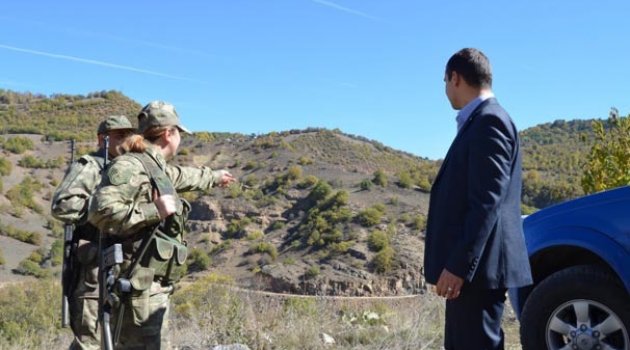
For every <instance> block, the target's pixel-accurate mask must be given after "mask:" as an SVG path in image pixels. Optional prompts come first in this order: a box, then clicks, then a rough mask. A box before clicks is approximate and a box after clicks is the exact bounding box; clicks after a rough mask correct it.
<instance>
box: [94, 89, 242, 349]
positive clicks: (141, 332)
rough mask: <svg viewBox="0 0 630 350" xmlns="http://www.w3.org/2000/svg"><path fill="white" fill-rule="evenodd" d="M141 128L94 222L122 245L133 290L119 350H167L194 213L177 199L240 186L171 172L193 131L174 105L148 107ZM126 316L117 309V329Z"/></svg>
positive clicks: (98, 200)
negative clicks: (182, 194) (188, 225)
mask: <svg viewBox="0 0 630 350" xmlns="http://www.w3.org/2000/svg"><path fill="white" fill-rule="evenodd" d="M138 124H139V133H140V134H141V135H134V136H131V137H130V138H129V139H128V140H127V141H125V143H124V144H123V145H122V146H121V152H123V153H124V154H123V155H121V156H120V157H118V158H116V159H115V160H114V161H113V162H112V164H111V166H110V167H109V168H108V171H107V178H106V179H105V180H104V183H103V187H101V188H100V189H99V190H98V191H97V192H96V194H95V195H94V196H93V197H92V200H91V202H90V210H89V221H90V223H92V224H93V225H95V226H96V227H98V228H99V229H100V230H101V232H103V233H104V234H105V235H106V236H107V237H108V238H109V239H110V241H113V242H116V243H122V246H123V253H124V257H125V262H124V263H123V264H122V265H121V271H120V276H121V277H124V278H128V279H129V280H130V281H131V285H132V292H131V293H130V295H126V296H124V297H123V308H124V312H122V315H123V319H122V322H121V327H120V329H121V335H120V339H119V343H118V346H116V349H166V348H168V340H167V329H168V316H169V298H170V295H171V294H172V292H173V284H174V283H175V282H176V281H177V280H178V278H179V276H180V275H181V273H183V271H182V269H183V268H185V265H184V263H185V261H186V256H187V247H186V242H185V241H184V224H185V220H186V217H187V214H188V211H189V208H190V206H189V204H188V203H187V202H186V201H185V200H182V199H180V198H179V197H178V195H177V192H184V191H195V190H207V189H209V188H211V187H212V186H213V185H218V186H221V187H224V186H227V185H229V184H230V183H232V182H234V181H235V179H234V177H232V175H231V174H230V173H229V172H227V171H225V170H219V171H213V170H211V169H210V168H208V167H200V168H190V167H180V166H171V165H167V163H166V161H167V159H170V158H172V157H173V156H175V154H176V153H177V148H178V146H179V143H180V141H181V136H180V132H188V130H187V129H186V128H184V127H183V126H182V125H181V124H180V120H179V117H178V115H177V113H176V111H175V109H174V107H173V106H172V105H170V104H168V103H164V102H161V101H154V102H151V103H149V104H148V105H146V106H145V107H144V108H143V109H142V111H141V112H140V114H139V115H138ZM120 313H121V311H120V309H118V310H114V314H113V317H112V319H113V322H114V323H116V322H117V318H118V315H119V314H120ZM117 326H118V325H116V324H113V325H112V329H116V327H117Z"/></svg>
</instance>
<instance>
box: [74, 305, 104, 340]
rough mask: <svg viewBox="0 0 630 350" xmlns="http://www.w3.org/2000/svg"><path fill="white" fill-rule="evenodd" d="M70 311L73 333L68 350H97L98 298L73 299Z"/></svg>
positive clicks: (98, 333) (98, 334)
mask: <svg viewBox="0 0 630 350" xmlns="http://www.w3.org/2000/svg"><path fill="white" fill-rule="evenodd" d="M70 310H71V311H70V324H71V326H72V332H73V333H74V340H73V341H72V344H71V345H70V350H99V349H100V348H101V343H100V339H101V338H100V332H99V327H98V298H92V297H77V298H73V300H72V301H71V308H70Z"/></svg>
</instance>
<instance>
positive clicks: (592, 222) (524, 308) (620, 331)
mask: <svg viewBox="0 0 630 350" xmlns="http://www.w3.org/2000/svg"><path fill="white" fill-rule="evenodd" d="M523 228H524V232H525V239H526V242H527V249H528V251H529V261H530V265H531V268H532V274H533V276H534V285H533V286H529V287H526V288H520V289H515V290H511V291H510V300H511V303H512V306H513V308H514V309H515V311H516V313H517V315H519V319H520V323H521V342H522V344H523V350H543V349H549V350H571V349H576V350H612V349H620V350H630V338H629V333H628V332H629V330H630V186H625V187H621V188H617V189H614V190H609V191H605V192H601V193H597V194H593V195H589V196H585V197H582V198H578V199H575V200H572V201H568V202H565V203H562V204H559V205H556V206H553V207H549V208H546V209H543V210H540V211H538V212H536V213H535V214H532V215H530V216H528V217H526V218H525V219H524V221H523Z"/></svg>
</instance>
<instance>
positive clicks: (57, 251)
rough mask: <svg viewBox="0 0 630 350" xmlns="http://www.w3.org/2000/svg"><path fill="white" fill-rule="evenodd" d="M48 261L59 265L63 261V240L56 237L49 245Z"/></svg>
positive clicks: (53, 264)
mask: <svg viewBox="0 0 630 350" xmlns="http://www.w3.org/2000/svg"><path fill="white" fill-rule="evenodd" d="M50 263H51V264H52V266H59V265H61V264H62V263H63V240H61V239H56V240H55V241H54V242H53V244H52V246H51V247H50Z"/></svg>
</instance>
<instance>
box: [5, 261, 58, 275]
mask: <svg viewBox="0 0 630 350" xmlns="http://www.w3.org/2000/svg"><path fill="white" fill-rule="evenodd" d="M13 272H15V273H17V274H20V275H25V276H34V277H37V278H45V277H49V276H50V275H51V273H50V271H49V270H45V269H42V268H41V266H39V264H38V263H36V262H34V261H33V260H31V259H29V258H27V259H24V260H22V261H20V263H19V264H18V267H17V268H15V269H14V270H13Z"/></svg>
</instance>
